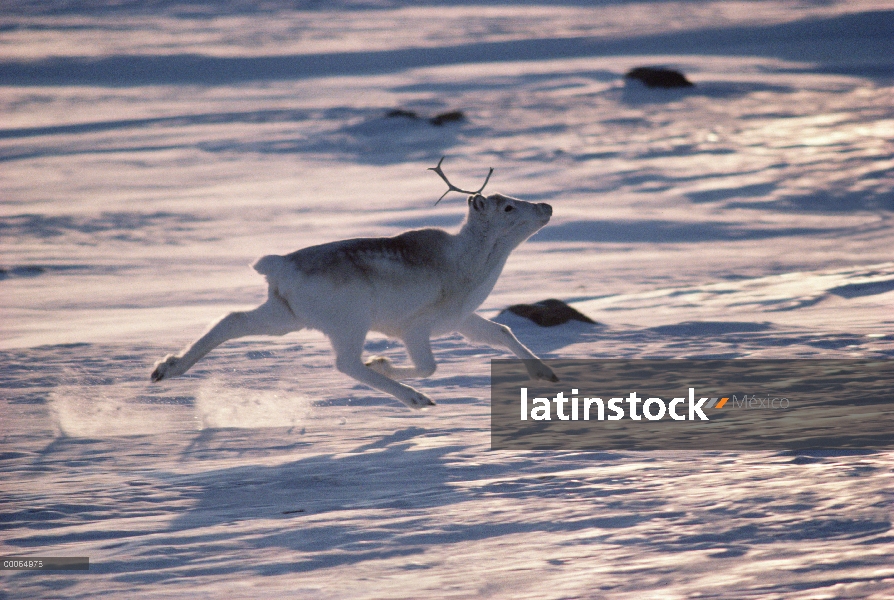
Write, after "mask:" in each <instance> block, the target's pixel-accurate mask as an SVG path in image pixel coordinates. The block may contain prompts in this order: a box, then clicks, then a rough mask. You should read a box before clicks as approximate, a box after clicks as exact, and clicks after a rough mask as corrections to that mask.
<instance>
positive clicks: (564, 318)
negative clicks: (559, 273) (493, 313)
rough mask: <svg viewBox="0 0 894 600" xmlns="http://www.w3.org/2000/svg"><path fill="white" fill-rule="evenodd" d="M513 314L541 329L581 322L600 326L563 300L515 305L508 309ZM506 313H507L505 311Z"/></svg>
mask: <svg viewBox="0 0 894 600" xmlns="http://www.w3.org/2000/svg"><path fill="white" fill-rule="evenodd" d="M506 310H508V311H509V312H511V313H514V314H516V315H518V316H520V317H524V318H526V319H530V320H531V321H534V322H535V323H536V324H538V325H540V326H541V327H554V326H555V325H561V324H562V323H567V322H568V321H581V322H583V323H592V324H594V325H598V323H596V321H594V320H593V319H591V318H590V317H588V316H587V315H585V314H583V313H581V312H579V311H577V310H575V309H573V308H571V307H570V306H568V305H567V304H565V303H564V302H562V301H561V300H556V299H555V298H550V299H549V300H541V301H540V302H535V303H534V304H513V305H512V306H510V307H509V308H507V309H506ZM503 312H506V311H503Z"/></svg>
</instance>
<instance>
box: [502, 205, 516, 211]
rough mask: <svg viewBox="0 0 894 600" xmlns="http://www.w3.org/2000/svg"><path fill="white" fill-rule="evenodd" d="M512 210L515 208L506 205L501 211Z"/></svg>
mask: <svg viewBox="0 0 894 600" xmlns="http://www.w3.org/2000/svg"><path fill="white" fill-rule="evenodd" d="M513 210H515V209H514V208H512V206H509V205H507V206H506V208H504V209H503V212H512V211H513Z"/></svg>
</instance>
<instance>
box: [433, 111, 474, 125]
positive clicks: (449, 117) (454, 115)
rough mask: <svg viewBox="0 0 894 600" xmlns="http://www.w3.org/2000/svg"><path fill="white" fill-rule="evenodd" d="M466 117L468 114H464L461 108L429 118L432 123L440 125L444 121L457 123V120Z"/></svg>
mask: <svg viewBox="0 0 894 600" xmlns="http://www.w3.org/2000/svg"><path fill="white" fill-rule="evenodd" d="M465 118H466V115H464V114H463V112H462V111H461V110H452V111H450V112H445V113H441V114H439V115H435V116H433V117H432V118H431V119H429V120H428V122H429V123H431V124H432V125H436V126H438V127H440V126H441V125H443V124H444V123H455V122H457V121H464V120H465Z"/></svg>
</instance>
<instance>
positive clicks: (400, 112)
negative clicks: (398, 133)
mask: <svg viewBox="0 0 894 600" xmlns="http://www.w3.org/2000/svg"><path fill="white" fill-rule="evenodd" d="M385 116H386V117H388V118H389V119H393V118H395V117H403V118H405V119H418V118H419V115H417V114H416V113H415V112H413V111H412V110H404V109H402V108H395V109H393V110H389V111H388V114H386V115H385Z"/></svg>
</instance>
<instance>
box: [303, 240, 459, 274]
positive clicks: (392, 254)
mask: <svg viewBox="0 0 894 600" xmlns="http://www.w3.org/2000/svg"><path fill="white" fill-rule="evenodd" d="M448 238H449V234H448V233H447V232H446V231H443V230H441V229H417V230H415V231H407V232H405V233H402V234H400V235H397V236H394V237H390V238H355V239H352V240H344V241H340V242H330V243H328V244H321V245H319V246H311V247H310V248H304V249H302V250H298V251H297V252H292V253H291V254H287V255H286V256H285V258H286V260H288V261H290V262H291V263H292V264H293V265H295V267H296V268H297V269H298V270H299V271H301V272H302V273H304V274H306V275H327V274H331V275H337V274H339V273H344V274H347V273H346V271H349V272H351V273H354V274H358V275H362V276H369V275H371V274H372V273H373V272H374V271H375V269H376V266H375V263H376V261H381V260H382V259H385V260H390V261H394V262H395V263H399V264H401V265H403V266H405V267H410V268H437V267H439V266H440V265H441V263H442V261H443V258H442V256H443V253H442V252H441V251H440V248H441V247H442V246H443V245H444V244H445V243H446V241H447V239H448Z"/></svg>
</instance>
